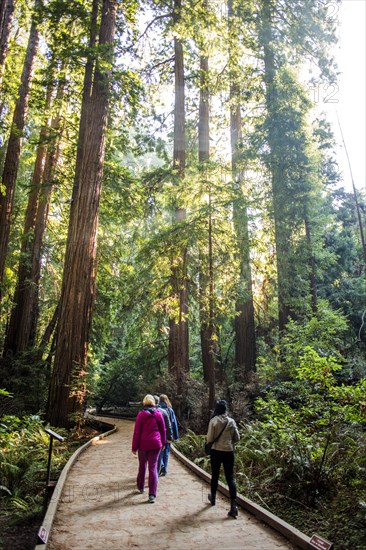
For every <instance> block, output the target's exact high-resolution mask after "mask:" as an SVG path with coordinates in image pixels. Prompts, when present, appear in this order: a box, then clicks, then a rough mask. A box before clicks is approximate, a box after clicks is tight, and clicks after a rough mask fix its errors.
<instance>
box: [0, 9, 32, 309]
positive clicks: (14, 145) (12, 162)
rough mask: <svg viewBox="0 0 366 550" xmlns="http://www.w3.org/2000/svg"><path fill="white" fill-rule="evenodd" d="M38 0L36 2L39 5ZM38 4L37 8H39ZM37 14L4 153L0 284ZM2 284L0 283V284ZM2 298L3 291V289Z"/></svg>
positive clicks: (0, 203) (0, 208) (7, 240)
mask: <svg viewBox="0 0 366 550" xmlns="http://www.w3.org/2000/svg"><path fill="white" fill-rule="evenodd" d="M38 5H39V2H37V3H36V8H37V6H38ZM36 8H35V9H36ZM36 19H37V18H36V15H34V16H33V20H32V25H31V30H30V34H29V40H28V46H27V51H26V56H25V60H24V66H23V71H22V76H21V84H20V88H19V95H18V99H17V102H16V105H15V110H14V115H13V123H12V128H11V132H10V137H9V142H8V147H7V151H6V156H5V163H4V170H3V176H2V185H3V186H4V188H5V194H4V195H3V194H2V193H0V285H1V283H2V281H3V278H4V270H5V261H6V256H7V251H8V244H9V234H10V223H11V215H12V212H13V204H14V191H15V185H16V179H17V174H18V167H19V159H20V150H21V142H22V134H23V130H24V125H25V118H26V114H27V110H28V99H29V91H30V86H31V81H32V76H33V69H34V61H35V57H36V53H37V48H38V42H39V31H38V28H37V21H36ZM0 288H1V287H0ZM0 300H1V291H0Z"/></svg>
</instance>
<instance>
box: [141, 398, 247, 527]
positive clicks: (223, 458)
mask: <svg viewBox="0 0 366 550" xmlns="http://www.w3.org/2000/svg"><path fill="white" fill-rule="evenodd" d="M142 405H143V407H142V410H141V411H140V412H139V413H138V415H137V417H136V423H135V428H134V432H133V437H132V452H133V453H134V454H137V455H138V459H139V468H138V473H137V489H138V491H139V492H140V493H144V491H145V476H146V469H147V467H148V468H149V477H148V487H149V497H148V502H150V503H154V502H155V499H156V493H157V487H158V477H159V476H166V475H167V474H168V461H169V453H170V445H171V443H172V441H176V440H177V439H178V438H179V431H178V423H177V419H176V416H175V413H174V410H173V407H172V404H171V402H170V400H169V398H168V397H167V395H165V394H162V395H160V397H158V396H153V395H150V394H147V395H145V397H144V399H143V401H142ZM206 439H207V443H210V444H211V449H210V459H211V473H212V475H211V492H210V493H209V495H208V501H209V502H210V503H211V506H215V504H216V492H217V487H218V482H219V475H220V468H221V464H222V465H223V467H224V473H225V478H226V482H227V484H228V486H229V492H230V502H231V506H230V510H229V512H228V515H229V516H231V517H233V518H236V517H237V515H238V507H237V503H236V483H235V478H234V444H235V443H236V442H237V441H239V439H240V436H239V432H238V428H237V425H236V423H235V420H234V419H233V418H231V417H230V416H228V413H227V403H226V401H225V400H220V401H217V403H216V406H215V410H214V412H213V414H212V416H211V420H210V422H209V425H208V431H207V436H206Z"/></svg>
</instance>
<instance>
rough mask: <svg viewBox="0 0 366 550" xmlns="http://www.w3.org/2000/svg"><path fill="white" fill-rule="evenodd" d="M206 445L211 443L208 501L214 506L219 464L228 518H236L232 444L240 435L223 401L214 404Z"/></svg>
mask: <svg viewBox="0 0 366 550" xmlns="http://www.w3.org/2000/svg"><path fill="white" fill-rule="evenodd" d="M206 439H207V443H212V446H211V450H210V458H211V473H212V475H211V493H210V494H209V495H208V500H209V501H210V502H211V506H215V504H216V491H217V486H218V483H219V475H220V468H221V464H222V465H223V467H224V473H225V479H226V483H227V484H228V486H229V492H230V501H231V506H230V510H229V512H228V516H231V517H233V518H236V517H237V515H238V507H237V503H236V483H235V479H234V460H235V457H234V443H236V442H237V441H239V439H240V435H239V431H238V428H237V426H236V423H235V420H234V419H233V418H230V417H229V416H228V414H227V403H226V401H225V400H223V399H222V400H221V401H218V402H217V403H216V407H215V410H214V412H213V415H212V417H211V420H210V422H209V425H208V431H207V436H206Z"/></svg>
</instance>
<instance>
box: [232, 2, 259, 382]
mask: <svg viewBox="0 0 366 550" xmlns="http://www.w3.org/2000/svg"><path fill="white" fill-rule="evenodd" d="M228 12H229V33H230V39H231V40H232V41H234V44H231V47H232V48H233V47H234V46H235V42H236V41H237V37H236V34H235V22H234V20H233V8H232V2H231V0H230V1H229V3H228ZM239 72H240V69H239V67H237V63H236V61H235V59H234V56H232V55H231V52H230V142H231V167H232V179H233V190H234V203H233V222H234V230H235V235H236V238H237V241H238V250H239V263H240V273H239V296H238V298H237V301H236V317H235V324H234V325H235V377H236V380H238V381H240V382H243V383H244V384H245V383H248V382H249V381H250V380H251V378H252V375H253V373H254V372H255V370H256V337H255V320H254V304H253V290H252V270H251V265H250V247H249V229H248V214H247V207H246V204H245V197H244V196H243V185H244V181H243V170H242V169H241V166H240V159H239V158H238V157H239V145H240V141H241V138H242V119H241V108H240V107H241V105H240V101H241V93H240V85H239V83H238V73H239Z"/></svg>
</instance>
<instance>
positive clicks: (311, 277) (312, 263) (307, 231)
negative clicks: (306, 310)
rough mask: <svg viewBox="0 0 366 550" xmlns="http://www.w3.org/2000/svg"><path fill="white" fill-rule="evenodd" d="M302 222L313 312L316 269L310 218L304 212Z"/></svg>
mask: <svg viewBox="0 0 366 550" xmlns="http://www.w3.org/2000/svg"><path fill="white" fill-rule="evenodd" d="M304 223H305V235H306V243H307V249H308V257H309V269H310V272H309V284H310V294H311V309H312V312H313V313H316V312H317V311H318V290H317V284H316V271H315V256H314V253H313V242H312V237H311V230H310V220H309V217H308V215H307V213H306V212H305V216H304Z"/></svg>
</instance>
